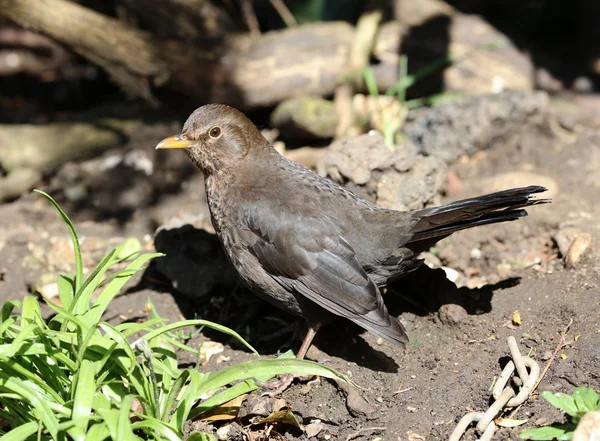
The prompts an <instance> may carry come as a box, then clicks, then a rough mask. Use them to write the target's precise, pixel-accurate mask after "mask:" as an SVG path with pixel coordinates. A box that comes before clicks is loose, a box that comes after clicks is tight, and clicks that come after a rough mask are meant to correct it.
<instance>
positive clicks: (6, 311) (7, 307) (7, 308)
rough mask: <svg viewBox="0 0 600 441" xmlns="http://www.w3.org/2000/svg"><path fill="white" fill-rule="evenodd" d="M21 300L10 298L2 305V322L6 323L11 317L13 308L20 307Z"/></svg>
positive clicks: (0, 317) (0, 315)
mask: <svg viewBox="0 0 600 441" xmlns="http://www.w3.org/2000/svg"><path fill="white" fill-rule="evenodd" d="M20 307H21V302H19V301H18V300H9V301H8V302H4V304H3V305H2V312H1V313H0V323H4V322H5V321H7V320H8V319H9V318H10V315H11V314H12V312H13V310H14V309H15V308H20Z"/></svg>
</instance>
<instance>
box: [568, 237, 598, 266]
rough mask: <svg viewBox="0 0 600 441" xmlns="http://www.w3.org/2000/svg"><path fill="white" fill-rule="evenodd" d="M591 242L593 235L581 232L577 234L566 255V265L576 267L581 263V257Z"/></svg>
mask: <svg viewBox="0 0 600 441" xmlns="http://www.w3.org/2000/svg"><path fill="white" fill-rule="evenodd" d="M591 243H592V235H591V234H589V233H579V234H578V235H577V236H575V239H574V240H573V242H572V243H571V246H570V247H569V250H568V251H567V254H566V255H565V266H566V267H567V268H574V267H575V266H576V265H577V264H578V263H579V261H580V260H581V257H583V255H584V254H585V252H586V250H587V249H588V248H589V246H590V244H591Z"/></svg>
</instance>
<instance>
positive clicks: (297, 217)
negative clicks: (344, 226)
mask: <svg viewBox="0 0 600 441" xmlns="http://www.w3.org/2000/svg"><path fill="white" fill-rule="evenodd" d="M246 213H247V216H246V218H245V222H244V224H245V225H243V226H240V227H241V229H240V230H239V233H241V234H240V238H241V239H242V240H243V242H244V245H245V246H246V247H247V248H248V249H249V250H250V252H251V253H252V254H254V256H256V258H257V259H258V261H259V262H260V264H261V265H262V267H263V268H264V270H265V271H266V272H267V273H268V274H270V275H271V277H273V279H274V280H276V281H277V282H278V283H279V284H280V285H282V286H283V287H284V288H286V289H288V290H294V291H296V292H298V293H299V294H301V295H303V296H304V297H306V298H308V299H310V300H312V301H313V302H314V303H316V304H317V305H319V306H321V307H323V308H325V309H326V310H328V311H330V312H332V313H334V314H337V315H340V316H342V317H345V318H348V319H350V320H352V321H354V322H356V323H357V324H359V325H360V326H362V327H363V328H365V329H368V330H370V331H371V332H373V333H374V334H376V335H379V336H381V337H383V338H386V339H387V340H390V341H391V342H393V343H395V344H397V345H399V346H404V345H405V343H406V342H407V341H408V339H407V337H406V333H405V332H404V329H403V328H402V326H401V325H400V324H399V323H398V321H397V320H396V319H394V318H392V317H391V316H390V315H389V313H388V311H387V309H386V307H385V304H384V303H383V298H382V297H381V294H380V292H379V288H377V286H376V285H375V284H374V283H373V281H372V280H371V279H370V278H369V276H368V274H367V273H366V272H365V270H364V269H363V268H362V267H361V265H360V263H359V262H358V260H357V259H356V253H355V252H354V249H353V248H352V246H351V245H350V244H349V243H348V241H347V240H346V239H345V238H344V236H343V234H342V231H341V228H340V227H339V225H338V223H337V222H336V221H335V220H334V219H331V218H329V217H326V216H307V215H302V214H294V213H291V212H286V211H277V212H275V210H273V209H270V208H269V206H268V205H267V204H255V205H254V206H253V207H252V208H251V209H250V210H249V211H246Z"/></svg>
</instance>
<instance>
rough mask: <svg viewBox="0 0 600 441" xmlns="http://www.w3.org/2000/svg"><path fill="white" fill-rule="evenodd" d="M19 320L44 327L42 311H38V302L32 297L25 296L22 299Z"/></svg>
mask: <svg viewBox="0 0 600 441" xmlns="http://www.w3.org/2000/svg"><path fill="white" fill-rule="evenodd" d="M21 320H27V321H28V322H30V323H35V324H37V325H39V326H44V319H43V318H42V310H41V309H40V303H39V302H38V300H37V298H35V297H33V296H25V298H23V309H22V312H21Z"/></svg>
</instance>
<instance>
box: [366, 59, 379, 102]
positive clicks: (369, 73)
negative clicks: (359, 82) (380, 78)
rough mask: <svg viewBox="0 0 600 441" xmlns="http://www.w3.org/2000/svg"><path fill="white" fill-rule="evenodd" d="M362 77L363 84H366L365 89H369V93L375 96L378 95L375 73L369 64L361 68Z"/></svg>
mask: <svg viewBox="0 0 600 441" xmlns="http://www.w3.org/2000/svg"><path fill="white" fill-rule="evenodd" d="M363 79H364V81H365V85H366V86H367V90H368V91H369V95H371V96H372V97H375V98H377V97H378V96H379V89H378V88H377V80H376V79H375V74H374V73H373V69H371V68H370V67H369V66H366V67H365V68H364V69H363Z"/></svg>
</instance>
